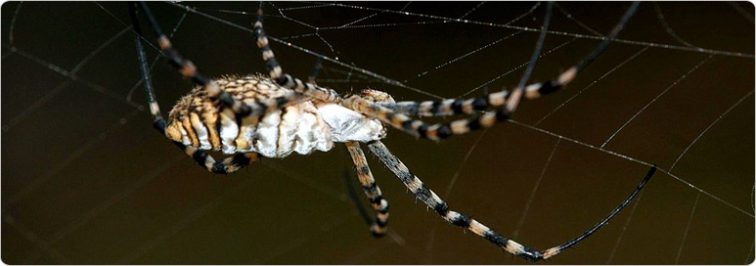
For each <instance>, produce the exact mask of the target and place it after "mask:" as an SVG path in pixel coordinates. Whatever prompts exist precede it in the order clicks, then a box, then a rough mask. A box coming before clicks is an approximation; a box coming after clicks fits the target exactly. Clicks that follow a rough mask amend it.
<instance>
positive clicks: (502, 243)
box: [368, 141, 656, 261]
mask: <svg viewBox="0 0 756 266" xmlns="http://www.w3.org/2000/svg"><path fill="white" fill-rule="evenodd" d="M368 148H370V151H371V152H372V153H373V154H375V155H376V156H377V157H378V159H380V160H381V162H383V164H384V165H385V166H386V167H387V168H388V169H389V170H390V171H391V172H393V173H394V175H396V176H397V177H398V178H399V180H401V181H402V183H404V185H405V186H407V188H408V189H409V190H410V191H411V192H412V193H413V194H414V195H415V197H416V198H417V199H419V200H420V201H422V202H423V203H425V205H427V206H428V207H429V208H432V209H433V210H434V211H436V213H437V214H438V215H439V216H441V218H443V219H444V220H446V221H447V222H449V223H451V224H453V225H456V226H459V227H463V228H465V229H467V230H469V231H471V232H473V233H475V234H476V235H478V236H480V237H483V238H485V239H486V240H488V241H490V242H491V243H493V244H495V245H497V246H498V247H500V248H502V249H503V250H504V251H506V252H509V253H511V254H513V255H517V256H520V257H523V258H526V259H529V260H532V261H538V260H542V259H548V258H551V257H553V256H555V255H557V254H559V253H561V252H562V251H564V250H566V249H568V248H570V247H572V246H574V245H576V244H578V243H579V242H580V241H582V240H584V239H585V238H587V237H589V236H590V235H591V234H593V233H594V232H596V230H598V229H600V228H601V227H603V226H605V225H607V224H608V223H609V220H611V219H612V218H614V217H615V216H616V215H617V214H619V212H620V211H622V209H624V208H625V207H626V206H627V205H628V204H630V202H631V201H632V200H633V199H634V198H635V196H636V195H638V193H639V192H640V190H641V189H643V187H644V186H645V185H646V183H647V182H648V181H649V180H650V179H651V177H652V176H653V174H654V172H655V171H656V166H654V167H652V168H651V169H650V170H649V171H648V173H647V174H646V176H645V178H643V180H642V181H641V182H640V183H639V184H638V186H637V187H636V188H635V190H634V191H633V192H632V193H630V195H629V196H628V197H627V198H625V200H623V201H622V203H620V204H619V205H618V206H617V207H616V208H614V210H612V211H611V212H610V213H609V215H608V216H606V217H605V218H604V219H603V220H601V221H600V222H599V223H598V224H596V225H595V226H593V227H592V228H591V229H589V230H587V231H585V232H584V233H582V234H581V235H580V236H578V237H577V238H574V239H572V240H569V241H567V242H565V243H564V244H561V245H558V246H555V247H552V248H549V249H546V250H543V251H537V250H533V249H531V248H528V247H526V246H523V245H522V244H520V243H517V242H515V241H514V240H511V239H507V238H505V237H503V236H501V235H500V234H498V233H496V232H495V231H494V230H492V229H491V228H489V227H487V226H485V225H483V224H481V223H480V222H478V221H476V220H475V219H472V218H470V217H468V216H466V215H464V214H462V213H459V212H456V211H452V210H449V206H448V205H447V204H446V202H444V200H442V199H441V198H440V197H438V195H436V193H434V192H433V191H432V190H430V189H429V188H428V187H427V186H425V184H423V182H422V181H421V180H420V179H419V178H418V177H417V176H415V175H414V174H412V172H410V170H409V168H407V166H406V165H404V163H402V161H400V160H399V159H398V158H396V156H394V155H393V154H391V152H390V151H389V150H388V148H386V146H385V145H384V144H383V143H381V142H380V141H373V142H370V143H369V144H368Z"/></svg>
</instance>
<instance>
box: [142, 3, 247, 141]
mask: <svg viewBox="0 0 756 266" xmlns="http://www.w3.org/2000/svg"><path fill="white" fill-rule="evenodd" d="M134 5H139V7H140V8H141V10H142V11H143V12H144V15H145V17H146V18H147V21H148V23H149V25H150V27H151V28H152V30H153V32H154V33H155V35H157V36H158V37H157V42H158V46H159V47H160V50H161V52H162V53H163V55H165V56H166V57H167V58H168V62H169V63H170V64H171V65H172V66H173V67H174V68H175V69H176V71H177V72H178V73H179V74H181V75H182V76H183V77H184V78H188V79H191V80H192V82H194V83H195V84H197V85H199V86H201V87H203V88H204V89H205V91H206V93H207V97H208V99H207V100H208V101H209V102H211V104H210V105H211V106H214V105H215V102H216V101H220V103H221V104H222V105H223V106H224V107H230V108H231V109H232V110H233V111H234V113H236V114H237V115H239V116H247V115H249V114H250V113H252V112H253V111H254V110H253V109H252V108H251V107H250V106H248V105H246V104H244V103H242V102H240V101H237V100H235V99H234V98H233V97H232V96H231V95H230V94H228V93H227V92H225V91H223V90H221V89H220V87H219V86H218V84H217V83H216V82H215V81H213V80H211V79H208V78H206V77H205V76H204V75H202V74H201V73H200V72H199V71H198V70H197V67H196V66H195V65H194V63H192V62H191V61H190V60H188V59H185V58H183V57H182V56H181V54H179V52H178V51H177V50H176V49H174V48H173V45H172V44H171V41H170V39H169V38H168V36H167V35H165V34H164V33H163V30H162V29H161V27H160V25H159V24H158V23H157V20H155V17H154V16H153V15H152V13H151V12H150V9H149V7H147V4H146V3H144V2H139V3H134ZM129 9H130V15H131V20H132V24H133V26H134V30H135V32H136V33H137V34H138V35H142V32H141V28H140V27H139V22H138V20H137V18H136V8H135V7H134V6H132V5H129ZM207 120H209V121H212V120H213V119H211V118H208V119H207ZM210 127H211V128H215V126H214V125H210ZM211 134H213V133H211Z"/></svg>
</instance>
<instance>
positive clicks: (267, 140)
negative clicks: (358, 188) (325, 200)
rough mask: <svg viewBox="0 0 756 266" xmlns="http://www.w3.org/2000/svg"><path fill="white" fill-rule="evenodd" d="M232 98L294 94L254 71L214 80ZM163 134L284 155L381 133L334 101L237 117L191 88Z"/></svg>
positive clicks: (205, 146)
mask: <svg viewBox="0 0 756 266" xmlns="http://www.w3.org/2000/svg"><path fill="white" fill-rule="evenodd" d="M215 82H216V83H217V84H218V86H220V88H221V89H222V90H224V91H226V92H228V93H229V94H230V95H231V96H232V97H234V98H235V99H236V100H238V101H241V102H244V103H247V104H251V103H256V102H262V101H264V100H268V99H271V98H275V97H280V96H286V95H289V94H292V93H294V92H293V91H292V90H289V89H286V88H283V87H280V86H278V85H277V84H275V83H273V82H271V81H270V80H269V79H267V78H264V77H260V76H257V75H251V76H245V77H222V78H220V79H217V80H215ZM169 118H170V121H169V123H168V127H167V130H166V135H167V136H168V137H169V138H170V139H172V140H175V141H179V142H181V143H183V144H185V145H189V146H192V147H195V148H198V149H201V150H215V151H222V152H223V153H226V154H233V153H236V152H256V153H259V154H260V155H262V156H265V157H269V158H283V157H286V156H288V155H290V154H291V153H292V152H297V153H299V154H303V155H306V154H310V153H312V152H313V151H315V150H319V151H328V150H330V149H331V148H333V143H334V142H345V141H362V142H366V141H371V140H378V139H381V138H383V137H384V136H385V133H384V129H383V126H382V125H381V123H380V122H378V121H376V120H373V119H367V118H365V117H364V116H363V115H361V114H359V113H356V112H354V111H351V110H349V109H346V108H344V107H341V106H340V105H337V104H333V103H315V102H313V101H302V102H298V103H295V104H291V105H288V106H286V107H285V108H282V109H280V110H275V111H271V112H268V113H265V114H264V115H263V116H262V117H255V116H250V117H246V118H236V117H235V116H234V113H233V112H232V111H231V109H229V108H226V109H225V110H223V111H221V109H220V107H218V106H217V105H215V104H213V103H212V102H211V101H207V99H206V96H205V91H204V90H203V89H202V88H195V89H194V90H192V91H191V92H190V93H189V94H188V95H186V96H184V97H183V98H181V99H180V100H179V102H178V103H177V104H176V106H174V108H173V110H172V111H171V113H170V116H169Z"/></svg>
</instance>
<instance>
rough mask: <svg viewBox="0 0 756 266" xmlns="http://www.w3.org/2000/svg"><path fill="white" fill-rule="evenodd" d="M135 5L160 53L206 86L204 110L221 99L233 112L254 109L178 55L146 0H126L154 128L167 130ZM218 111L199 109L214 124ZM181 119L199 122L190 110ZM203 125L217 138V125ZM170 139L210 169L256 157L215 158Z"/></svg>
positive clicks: (226, 169) (229, 168)
mask: <svg viewBox="0 0 756 266" xmlns="http://www.w3.org/2000/svg"><path fill="white" fill-rule="evenodd" d="M136 5H140V7H141V10H142V11H143V12H144V15H145V16H146V17H147V19H148V20H149V22H150V25H151V26H152V28H153V31H154V32H155V34H156V35H158V36H159V37H158V43H159V44H160V49H161V50H162V53H163V54H164V55H166V56H168V58H169V61H170V62H171V65H173V66H174V67H175V68H176V69H177V70H178V72H179V73H181V74H182V75H183V76H184V77H185V78H190V79H191V80H192V81H193V82H194V83H195V84H196V85H198V86H200V87H203V88H204V89H205V91H206V94H207V95H208V97H206V98H205V101H204V102H203V107H204V108H206V110H210V109H216V108H217V105H218V103H217V102H218V100H219V99H220V102H221V103H223V105H224V106H226V107H231V110H233V112H234V113H236V114H240V115H243V114H245V113H246V114H251V113H253V110H252V109H251V108H250V106H248V105H244V104H242V103H240V102H238V101H235V100H234V99H233V98H232V97H231V96H230V95H229V94H228V93H226V92H225V91H222V90H220V88H219V87H218V85H217V84H216V83H215V82H214V81H212V80H208V79H206V78H205V77H204V76H202V75H201V74H200V73H199V72H198V71H197V68H196V67H195V66H194V64H192V62H191V61H189V60H186V59H184V58H182V57H181V55H179V53H178V52H177V51H176V50H174V49H173V48H172V47H171V43H170V40H169V39H168V37H167V36H166V35H165V34H163V33H162V30H160V26H159V25H158V24H157V21H156V20H155V19H154V17H152V14H151V13H150V11H149V9H148V7H147V6H146V4H145V3H143V2H142V3H129V15H130V17H131V22H132V25H133V29H134V33H135V43H136V50H137V59H138V61H139V70H140V74H141V76H142V80H143V82H144V88H145V91H146V93H147V104H148V105H149V107H150V113H151V114H152V116H153V126H154V127H155V129H157V130H158V131H159V132H160V133H161V134H163V135H166V134H167V133H168V132H167V130H166V121H165V119H164V118H163V115H162V114H161V112H160V106H159V105H158V102H157V100H156V99H155V92H154V89H153V87H152V80H151V78H150V73H149V67H148V66H147V60H146V58H145V57H146V56H145V52H144V46H143V45H142V37H141V36H142V30H141V27H140V26H139V21H138V20H137V14H136V8H137V7H136ZM224 99H225V100H224ZM229 99H230V100H229ZM217 113H218V112H208V111H205V112H201V114H202V115H203V119H204V121H210V124H215V123H216V121H217V120H218V117H217ZM184 123H185V124H188V125H189V126H195V127H196V126H198V124H200V123H201V122H199V115H198V114H197V113H192V115H190V116H189V117H187V118H186V119H185V120H184ZM203 128H207V130H206V131H207V132H209V133H207V132H206V133H207V134H209V136H210V139H211V140H213V142H216V143H217V142H219V140H218V139H219V137H218V132H217V130H216V127H214V126H208V127H204V126H203ZM205 137H207V136H205ZM173 143H174V144H175V145H176V146H178V147H179V148H180V149H181V150H183V151H184V152H185V153H186V154H187V155H189V156H190V157H192V158H193V159H194V161H196V162H197V163H198V164H199V165H200V166H202V167H205V168H206V169H207V170H208V171H210V172H212V173H217V174H228V173H232V172H234V171H236V170H239V169H241V168H242V167H245V166H247V165H249V164H250V163H251V162H253V161H257V160H258V154H257V153H254V152H247V153H241V152H240V153H235V154H234V155H232V156H229V157H227V158H224V159H223V160H216V159H215V158H213V157H212V156H211V155H209V154H207V152H205V151H204V150H201V149H198V148H196V147H193V146H189V145H185V144H184V143H182V142H178V141H173Z"/></svg>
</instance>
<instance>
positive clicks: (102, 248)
mask: <svg viewBox="0 0 756 266" xmlns="http://www.w3.org/2000/svg"><path fill="white" fill-rule="evenodd" d="M150 6H151V7H152V8H153V11H154V13H155V14H156V16H157V18H158V20H159V21H160V23H161V24H162V26H163V28H164V29H165V30H166V32H168V33H170V34H171V35H172V37H173V42H174V44H175V45H176V46H177V48H178V49H179V50H180V51H181V52H182V54H184V55H186V56H187V57H188V58H191V59H192V60H193V61H194V62H195V63H196V64H197V65H198V66H199V67H200V69H201V70H202V71H203V72H204V73H206V74H208V75H209V76H219V75H223V74H244V73H252V72H262V71H263V70H264V69H263V64H262V62H261V60H260V58H259V53H258V52H257V50H256V49H255V48H254V43H253V41H252V38H251V23H252V22H253V21H254V16H253V14H254V11H255V10H256V8H257V4H256V3H192V2H187V3H151V4H150ZM624 8H626V4H609V3H590V4H586V3H558V4H557V5H556V6H555V10H554V16H553V18H552V26H551V27H550V29H549V32H548V35H547V37H546V42H545V43H544V50H543V53H542V54H541V55H540V57H539V59H538V61H537V65H536V67H535V71H534V73H533V76H532V77H531V80H532V81H538V80H545V79H549V78H552V77H554V76H555V75H556V74H557V73H559V71H561V70H563V69H566V68H567V67H569V66H571V65H572V64H574V63H575V62H577V61H578V60H579V59H580V58H581V57H582V56H584V55H585V54H587V53H588V52H589V51H591V50H592V49H593V47H595V45H596V44H597V43H598V42H599V41H600V40H602V39H603V37H602V36H603V34H604V33H605V32H608V31H609V29H610V28H611V27H612V25H613V24H614V23H615V22H616V21H617V20H618V19H619V17H620V15H621V14H622V12H623V11H624ZM543 11H544V5H543V4H538V3H490V2H470V3H443V4H442V3H424V2H418V3H416V2H406V3H322V2H321V3H317V2H316V3H299V2H286V3H278V2H275V3H271V4H266V6H265V12H266V20H265V22H266V25H265V27H266V30H267V32H268V33H269V34H270V35H271V37H272V38H271V39H272V40H273V41H274V42H273V49H274V50H275V51H276V55H277V57H278V59H279V61H280V62H281V63H282V65H283V67H284V68H285V69H286V70H287V71H288V72H291V73H293V74H295V75H296V76H299V77H306V76H307V74H308V73H309V71H310V69H311V68H312V66H313V65H314V64H315V62H316V59H317V58H320V60H322V61H323V70H322V71H321V74H320V76H319V78H318V82H319V84H321V85H324V86H328V87H331V88H334V89H336V90H337V91H339V92H342V93H350V92H357V91H359V90H360V89H363V88H367V87H369V88H374V89H379V90H383V91H386V92H389V93H390V94H392V95H393V96H394V98H395V99H397V100H427V99H437V98H447V97H473V96H479V95H482V94H484V93H486V92H487V91H494V90H499V89H500V88H501V87H503V86H507V87H511V86H513V85H515V84H516V83H517V81H518V80H519V79H520V77H521V75H522V72H523V71H524V68H525V66H526V62H527V60H528V57H529V56H530V53H531V52H532V48H533V47H534V44H535V41H536V39H537V35H538V34H537V33H538V31H539V28H540V25H541V23H542V18H543ZM753 32H754V23H753V10H752V8H751V7H750V6H748V5H745V4H740V3H658V4H656V3H643V4H642V5H641V8H640V10H639V11H638V13H637V14H636V15H635V16H634V18H633V19H632V20H631V21H630V23H629V24H628V26H627V28H626V29H625V30H624V31H623V32H622V33H620V35H619V39H618V40H615V42H614V43H613V44H612V45H611V46H610V48H609V50H608V51H607V52H606V53H605V54H603V55H602V56H601V57H599V59H598V60H597V61H596V62H594V63H593V64H592V65H591V66H590V67H588V68H587V69H586V70H585V72H583V73H581V74H580V75H579V76H578V77H577V79H576V80H575V81H574V82H573V83H571V84H570V86H569V87H568V88H567V89H566V90H563V91H560V92H558V93H555V94H552V95H549V96H548V97H544V98H542V99H538V100H533V101H526V102H523V103H522V104H521V105H520V107H519V109H518V111H517V112H516V113H515V114H514V119H515V120H514V121H512V122H511V123H506V124H504V125H497V126H495V127H493V128H491V129H487V130H482V131H481V132H477V133H473V134H469V135H467V136H460V137H454V138H452V139H451V140H449V141H445V142H442V143H433V142H429V141H421V140H415V139H414V138H412V137H410V136H406V135H404V134H401V133H400V132H397V131H390V132H389V137H388V138H387V139H386V140H385V143H386V144H387V146H388V147H389V148H391V149H392V150H393V151H394V153H395V154H396V155H397V156H399V157H400V158H402V160H403V161H404V162H405V163H406V164H407V165H408V166H409V167H410V168H411V169H412V170H413V172H415V173H416V174H417V175H418V176H419V177H420V178H422V179H423V181H425V182H426V183H427V184H428V186H429V187H431V188H432V189H434V190H435V191H436V192H437V193H438V194H439V195H441V196H442V197H443V198H445V199H447V200H448V201H449V204H450V207H451V208H453V209H457V210H460V211H462V212H464V213H467V214H470V215H472V216H474V217H475V218H476V219H478V220H480V221H481V222H483V223H484V224H486V225H488V226H490V227H492V228H494V229H495V230H497V231H499V232H500V233H502V234H503V235H505V236H510V237H513V238H514V239H516V240H518V241H519V242H521V243H525V244H527V245H529V246H532V247H535V248H539V249H540V248H546V247H551V246H553V245H555V244H558V243H561V242H563V241H564V240H567V239H570V238H572V237H575V236H577V235H578V234H580V233H581V232H583V231H584V230H585V229H587V228H589V227H590V226H592V225H593V224H594V223H596V222H598V220H599V219H601V218H602V217H603V216H604V215H605V214H606V213H608V212H609V211H610V210H611V209H612V208H613V207H614V206H616V204H618V203H619V202H620V201H621V200H622V199H623V198H624V197H625V196H626V195H627V193H629V192H630V191H631V190H632V188H633V187H634V186H635V185H636V184H637V182H638V181H639V180H640V179H641V178H642V176H643V174H644V173H645V172H646V171H647V169H648V168H649V167H650V166H651V165H652V164H657V165H658V166H659V171H658V173H657V176H656V177H654V179H652V181H651V182H650V183H649V184H648V186H647V187H646V189H644V191H643V192H642V193H641V194H640V196H639V197H638V198H637V199H636V201H635V203H633V204H632V205H631V206H629V207H628V208H627V209H626V210H625V211H624V212H623V213H622V214H620V215H619V216H618V217H616V218H615V219H614V220H613V221H612V223H611V224H610V225H608V226H607V227H605V228H603V229H602V230H600V231H599V232H597V233H596V234H595V235H593V236H592V237H590V238H589V239H587V240H586V241H584V242H582V243H581V244H580V245H578V246H577V247H575V248H573V249H571V250H569V251H568V252H565V253H564V254H562V255H560V256H557V257H555V258H554V259H553V260H549V261H547V263H557V264H585V263H592V264H595V263H610V264H650V263H653V264H671V263H683V264H709V263H716V264H741V263H750V262H751V261H753V259H754V230H753V223H754V221H753V219H754V215H753V213H754V207H753V191H754V182H753V180H754V178H753V177H754V167H753V164H752V162H753V161H754V156H753V154H754V149H753V147H754V142H753V138H752V136H753V135H754V131H753V129H754V122H753V121H754V117H753V114H754V113H753V112H752V110H753V108H754V97H753V88H754V78H753V73H754V63H753V62H754V60H753V59H754V52H753V45H752V44H753V42H754V34H753ZM2 36H3V37H2V67H3V71H2V87H3V90H2V93H3V96H4V97H3V98H2V99H3V100H2V111H3V113H4V116H3V118H2V142H3V144H4V147H3V148H2V156H3V157H4V158H5V161H4V162H5V164H4V167H3V170H4V171H3V178H2V187H3V188H2V218H3V223H2V233H3V236H2V258H3V260H4V261H5V262H6V263H33V264H46V263H67V264H79V263H98V264H100V263H122V264H123V263H149V264H156V263H190V264H201V263H210V264H219V263H222V264H232V263H243V264H302V263H318V264H336V263H338V264H364V263H369V264H397V263H399V264H415V263H428V264H430V263H434V264H513V263H514V264H519V263H523V261H522V260H521V259H519V258H514V257H512V256H509V255H506V254H502V252H501V251H500V250H498V249H496V248H494V247H492V246H491V244H490V243H487V242H486V241H485V240H482V239H479V238H478V237H476V236H475V235H473V234H470V233H464V232H463V231H462V230H460V229H459V228H456V227H453V226H448V225H447V224H445V223H444V222H443V221H442V220H441V219H439V218H438V217H436V215H435V214H434V213H433V212H432V211H424V210H425V209H426V208H425V207H424V206H423V205H422V204H417V203H416V202H415V201H414V200H413V199H412V197H411V195H410V194H409V193H408V192H407V190H406V188H404V187H403V186H402V185H401V184H400V182H397V180H396V179H395V178H393V177H392V176H391V174H390V173H389V172H388V171H385V170H384V169H383V167H381V166H380V165H379V164H378V163H379V162H378V161H377V160H372V159H371V160H370V163H371V165H372V169H373V171H374V174H375V176H376V178H377V181H378V184H379V185H380V186H381V187H382V190H383V191H384V193H385V194H386V196H387V198H388V199H389V200H390V201H391V205H392V207H391V217H392V218H391V222H390V233H389V235H388V236H387V237H385V238H382V239H378V240H375V239H372V238H371V237H370V236H369V234H368V230H367V226H365V224H364V223H362V222H361V219H360V217H359V212H358V211H357V209H355V208H354V204H353V203H352V202H351V200H350V198H349V196H348V194H349V193H348V190H347V189H345V184H344V180H343V179H342V178H340V176H341V175H342V171H343V170H344V169H349V168H350V167H351V164H350V161H349V159H348V155H347V153H346V152H344V151H343V149H342V148H341V147H337V148H336V149H335V150H334V152H330V153H316V154H312V155H309V156H306V157H305V156H292V157H289V158H287V159H286V160H265V161H263V162H261V163H257V164H255V165H253V166H252V167H249V168H248V169H246V170H243V171H241V172H240V173H237V174H234V175H231V176H229V177H223V176H215V177H212V176H209V175H208V174H207V173H206V172H204V171H202V170H201V169H199V168H198V167H197V166H195V165H194V162H192V161H191V159H189V158H186V156H184V155H183V154H181V153H180V152H178V151H177V150H176V149H175V148H174V147H172V145H170V144H168V143H167V142H166V141H165V140H164V139H163V138H160V137H159V136H157V135H156V134H155V133H154V131H153V130H152V129H151V125H150V123H149V122H150V118H149V112H146V110H145V106H144V97H143V95H142V91H141V87H140V85H141V84H140V82H139V74H138V72H137V64H136V57H135V51H134V47H133V45H134V44H133V36H132V35H131V30H130V25H129V23H128V15H127V12H126V7H125V6H124V5H123V3H64V4H51V3H32V2H30V3H27V2H23V3H21V2H14V3H7V4H5V5H3V8H2ZM150 40H152V39H150ZM148 49H150V50H149V51H148V56H150V58H153V59H152V62H151V63H152V74H153V77H154V82H155V87H156V88H157V94H158V99H159V100H160V102H161V104H162V106H163V109H164V111H167V110H168V109H170V107H171V105H172V103H173V102H175V100H176V99H178V98H179V97H180V96H181V95H182V94H183V93H185V92H186V91H187V90H188V88H189V87H190V84H189V83H188V82H187V81H182V80H181V79H180V78H179V77H178V75H176V73H175V71H174V70H173V69H171V68H170V67H169V66H168V65H167V64H166V62H165V59H163V58H161V57H159V56H158V53H157V52H156V50H155V49H154V46H153V47H148ZM347 185H351V186H352V187H353V188H354V187H355V185H354V184H347ZM357 194H358V195H360V194H361V192H359V191H358V193H357ZM361 204H364V202H363V203H361Z"/></svg>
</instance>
